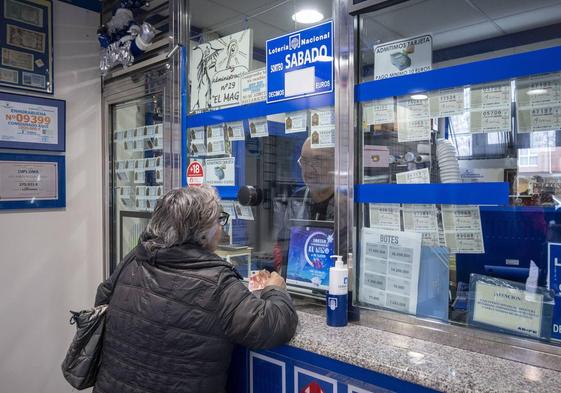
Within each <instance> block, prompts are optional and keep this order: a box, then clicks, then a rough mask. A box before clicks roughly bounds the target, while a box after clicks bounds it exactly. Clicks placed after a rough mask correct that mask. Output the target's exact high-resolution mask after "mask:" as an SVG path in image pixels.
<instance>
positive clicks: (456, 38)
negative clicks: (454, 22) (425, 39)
mask: <svg viewBox="0 0 561 393" xmlns="http://www.w3.org/2000/svg"><path fill="white" fill-rule="evenodd" d="M500 35H501V33H499V32H498V31H497V28H496V27H495V26H494V25H493V23H491V22H483V23H478V24H475V25H471V26H466V27H461V28H459V29H454V30H448V31H442V32H438V33H434V34H433V35H432V37H433V41H432V42H433V44H432V46H433V48H434V49H435V50H437V49H442V48H449V47H452V46H457V45H462V44H467V43H470V42H475V41H480V40H485V39H488V38H493V37H497V36H500Z"/></svg>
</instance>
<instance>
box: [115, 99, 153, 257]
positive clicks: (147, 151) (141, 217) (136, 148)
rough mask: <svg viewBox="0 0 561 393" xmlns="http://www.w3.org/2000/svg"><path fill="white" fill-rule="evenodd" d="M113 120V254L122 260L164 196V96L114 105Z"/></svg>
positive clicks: (134, 243) (134, 244) (135, 242)
mask: <svg viewBox="0 0 561 393" xmlns="http://www.w3.org/2000/svg"><path fill="white" fill-rule="evenodd" d="M111 117H112V129H111V134H112V140H113V142H112V152H113V162H112V168H113V171H112V182H113V187H112V190H111V192H112V199H113V208H112V226H113V233H114V236H113V239H114V241H113V252H114V254H113V255H114V256H115V257H117V258H118V260H122V258H123V257H124V256H125V255H126V254H127V253H129V252H130V251H131V250H132V249H133V248H134V247H135V246H136V244H137V242H138V238H139V236H140V234H141V233H142V231H143V230H144V228H145V227H146V225H147V223H148V220H149V218H150V213H151V212H152V211H153V210H154V207H155V205H156V201H157V199H158V198H159V197H160V196H162V195H163V193H164V163H163V160H164V157H163V145H164V144H163V117H162V95H161V94H154V95H149V96H145V97H142V98H138V99H135V100H131V101H127V102H123V103H119V104H115V105H113V106H112V108H111Z"/></svg>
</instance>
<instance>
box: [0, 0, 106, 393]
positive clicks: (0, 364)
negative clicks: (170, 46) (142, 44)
mask: <svg viewBox="0 0 561 393" xmlns="http://www.w3.org/2000/svg"><path fill="white" fill-rule="evenodd" d="M98 24H99V14H96V13H94V12H90V11H86V10H83V9H80V8H78V7H75V6H72V5H69V4H65V3H61V2H58V1H54V53H55V57H54V63H55V64H54V67H55V75H54V80H55V98H59V99H63V100H66V110H67V112H66V121H67V126H66V137H67V140H66V141H67V142H66V179H67V180H66V194H67V201H66V203H67V207H66V209H62V210H50V211H49V210H43V211H32V210H28V211H13V212H1V211H0V315H1V317H0V393H36V392H37V393H38V392H41V393H63V392H71V391H72V390H73V389H72V388H71V387H70V385H68V384H67V383H66V381H65V380H64V378H63V377H62V374H61V371H60V363H61V362H62V359H63V357H64V354H65V352H66V349H67V347H68V344H69V343H70V340H71V339H72V336H73V333H74V327H73V326H70V325H69V324H68V320H69V316H70V314H69V313H68V310H69V309H81V308H84V307H87V306H91V305H92V303H93V299H94V295H95V289H96V286H97V284H98V283H99V282H100V280H101V278H102V265H103V263H102V247H103V245H102V199H101V198H102V189H101V186H102V179H101V168H102V159H101V152H102V146H101V97H100V94H101V85H100V78H99V71H98V69H97V66H98V61H99V60H98V59H99V46H98V44H97V38H96V29H97V26H98Z"/></svg>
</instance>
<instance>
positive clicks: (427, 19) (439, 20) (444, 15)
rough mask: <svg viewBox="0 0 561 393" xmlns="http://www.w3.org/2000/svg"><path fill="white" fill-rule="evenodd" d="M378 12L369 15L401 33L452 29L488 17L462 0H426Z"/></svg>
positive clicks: (406, 34) (407, 35) (411, 33)
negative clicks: (390, 10) (379, 13)
mask: <svg viewBox="0 0 561 393" xmlns="http://www.w3.org/2000/svg"><path fill="white" fill-rule="evenodd" d="M375 15H376V14H373V15H372V16H370V17H371V18H373V19H374V20H376V21H378V22H379V23H381V24H382V25H384V26H386V27H387V28H388V29H391V30H393V31H395V32H397V33H399V34H400V35H401V36H402V37H411V36H415V35H418V34H424V33H431V32H433V31H442V30H452V29H453V28H461V27H464V26H470V25H474V24H476V23H482V22H485V21H486V18H485V16H484V15H483V14H482V13H481V12H479V11H477V10H475V9H474V8H473V7H471V6H469V5H468V4H467V3H466V2H465V1H463V0H427V1H424V2H421V3H417V4H415V5H412V6H410V7H403V8H401V9H399V10H396V11H394V12H389V13H385V14H383V15H376V16H375Z"/></svg>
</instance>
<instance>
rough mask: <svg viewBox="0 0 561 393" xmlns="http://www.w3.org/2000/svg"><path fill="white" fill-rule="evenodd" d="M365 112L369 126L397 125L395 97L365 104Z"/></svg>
mask: <svg viewBox="0 0 561 393" xmlns="http://www.w3.org/2000/svg"><path fill="white" fill-rule="evenodd" d="M363 111H364V118H365V122H366V124H367V125H372V124H388V123H395V101H394V99H393V97H392V98H384V99H383V100H376V101H372V102H371V103H368V104H365V105H364V109H363Z"/></svg>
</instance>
